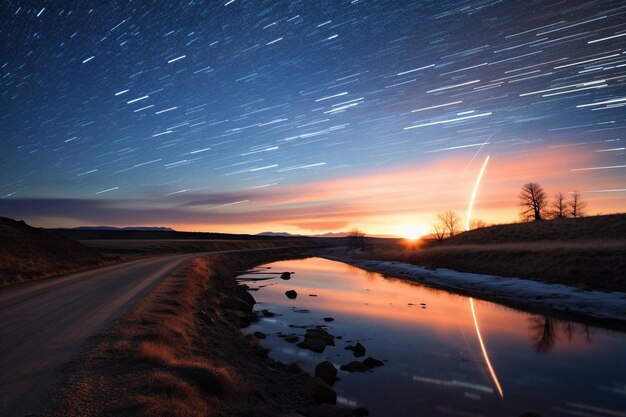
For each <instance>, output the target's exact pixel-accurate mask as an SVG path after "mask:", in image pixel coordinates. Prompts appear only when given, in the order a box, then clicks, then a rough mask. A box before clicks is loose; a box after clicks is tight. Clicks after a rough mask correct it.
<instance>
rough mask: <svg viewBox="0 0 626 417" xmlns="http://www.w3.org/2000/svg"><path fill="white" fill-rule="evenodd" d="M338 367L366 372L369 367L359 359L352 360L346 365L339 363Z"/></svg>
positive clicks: (343, 369) (344, 369) (349, 370)
mask: <svg viewBox="0 0 626 417" xmlns="http://www.w3.org/2000/svg"><path fill="white" fill-rule="evenodd" d="M340 369H341V370H342V371H346V372H367V371H369V370H370V368H368V367H367V366H365V365H364V364H363V363H362V362H359V361H352V362H350V363H349V364H347V365H341V367H340Z"/></svg>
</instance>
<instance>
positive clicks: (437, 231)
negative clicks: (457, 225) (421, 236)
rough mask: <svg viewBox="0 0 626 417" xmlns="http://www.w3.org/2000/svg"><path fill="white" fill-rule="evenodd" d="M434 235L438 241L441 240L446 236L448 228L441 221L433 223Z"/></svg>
mask: <svg viewBox="0 0 626 417" xmlns="http://www.w3.org/2000/svg"><path fill="white" fill-rule="evenodd" d="M432 235H433V237H434V238H435V239H437V242H441V241H442V240H443V238H444V237H445V236H446V228H445V226H444V225H443V224H441V223H433V225H432Z"/></svg>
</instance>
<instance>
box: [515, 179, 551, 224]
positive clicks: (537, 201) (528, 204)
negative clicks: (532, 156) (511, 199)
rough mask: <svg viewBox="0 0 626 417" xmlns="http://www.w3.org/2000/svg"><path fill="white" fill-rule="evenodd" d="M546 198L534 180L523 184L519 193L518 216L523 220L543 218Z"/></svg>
mask: <svg viewBox="0 0 626 417" xmlns="http://www.w3.org/2000/svg"><path fill="white" fill-rule="evenodd" d="M547 202H548V198H547V196H546V192H545V191H543V188H541V185H539V184H537V183H536V182H529V183H527V184H524V186H523V187H522V191H521V192H520V194H519V204H520V207H521V211H520V217H521V218H522V220H523V221H531V220H534V221H540V220H543V217H544V213H545V211H546V205H547Z"/></svg>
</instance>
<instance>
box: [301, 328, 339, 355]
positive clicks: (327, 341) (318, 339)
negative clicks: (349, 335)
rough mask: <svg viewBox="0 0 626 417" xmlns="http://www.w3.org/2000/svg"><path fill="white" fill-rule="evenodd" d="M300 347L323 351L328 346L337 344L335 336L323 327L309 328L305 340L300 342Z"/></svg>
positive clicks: (318, 351)
mask: <svg viewBox="0 0 626 417" xmlns="http://www.w3.org/2000/svg"><path fill="white" fill-rule="evenodd" d="M298 346H299V347H301V348H304V349H309V350H312V351H313V352H317V353H322V352H323V351H324V349H326V346H335V337H334V336H333V335H331V334H330V333H328V332H327V331H326V330H324V329H321V328H316V329H307V331H306V334H305V335H304V341H303V342H302V343H299V344H298Z"/></svg>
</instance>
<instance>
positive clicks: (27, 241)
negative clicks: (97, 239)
mask: <svg viewBox="0 0 626 417" xmlns="http://www.w3.org/2000/svg"><path fill="white" fill-rule="evenodd" d="M112 261H113V260H112V259H110V258H107V257H105V256H103V255H101V254H99V253H98V252H96V251H95V250H93V249H90V248H88V247H86V246H84V245H81V244H80V243H78V242H75V241H73V240H70V239H67V238H64V237H63V236H59V235H57V234H56V233H52V232H49V231H47V230H45V229H39V228H35V227H31V226H29V225H27V224H26V223H24V222H23V221H16V220H13V219H9V218H6V217H0V282H1V283H2V284H7V283H15V282H21V281H28V280H33V279H40V278H44V277H48V276H53V275H59V274H63V273H67V272H73V271H78V270H82V269H88V268H92V267H94V266H97V265H103V264H106V263H110V262H112Z"/></svg>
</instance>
